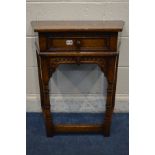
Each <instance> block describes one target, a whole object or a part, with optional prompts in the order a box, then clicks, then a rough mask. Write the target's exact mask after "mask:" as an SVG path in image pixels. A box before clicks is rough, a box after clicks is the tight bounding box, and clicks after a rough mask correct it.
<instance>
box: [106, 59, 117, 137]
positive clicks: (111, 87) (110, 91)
mask: <svg viewBox="0 0 155 155" xmlns="http://www.w3.org/2000/svg"><path fill="white" fill-rule="evenodd" d="M109 59H110V61H108V65H107V68H106V77H107V81H108V87H107V100H106V111H105V117H104V128H103V134H104V136H105V137H108V136H110V128H111V121H112V113H113V109H114V101H115V89H116V75H117V74H116V73H117V58H116V57H112V58H109Z"/></svg>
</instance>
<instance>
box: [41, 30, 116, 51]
mask: <svg viewBox="0 0 155 155" xmlns="http://www.w3.org/2000/svg"><path fill="white" fill-rule="evenodd" d="M39 38H40V43H39V44H40V49H41V51H42V52H44V51H46V52H52V51H53V52H56V51H57V52H63V51H64V52H66V51H100V52H102V51H115V50H116V47H117V35H116V34H115V33H114V34H94V35H92V34H87V35H86V34H85V35H82V34H80V35H70V34H66V35H60V34H59V35H56V34H55V35H52V34H48V35H43V36H40V37H39Z"/></svg>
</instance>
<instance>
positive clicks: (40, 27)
mask: <svg viewBox="0 0 155 155" xmlns="http://www.w3.org/2000/svg"><path fill="white" fill-rule="evenodd" d="M31 24H32V27H33V29H34V31H35V32H59V31H61V32H62V31H103V32H107V31H111V32H119V31H122V29H123V25H124V21H121V20H117V21H32V22H31Z"/></svg>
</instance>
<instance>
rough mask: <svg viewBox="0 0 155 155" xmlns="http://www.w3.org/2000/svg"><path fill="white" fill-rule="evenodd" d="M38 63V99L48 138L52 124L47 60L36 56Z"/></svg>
mask: <svg viewBox="0 0 155 155" xmlns="http://www.w3.org/2000/svg"><path fill="white" fill-rule="evenodd" d="M37 61H38V75H39V85H40V99H41V107H42V112H43V116H44V120H45V127H46V135H47V136H48V137H52V136H53V123H52V117H51V111H50V98H49V87H48V83H49V79H50V74H49V65H48V59H46V58H44V57H40V56H39V55H38V54H37Z"/></svg>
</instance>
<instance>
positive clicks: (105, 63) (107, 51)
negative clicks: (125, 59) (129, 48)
mask: <svg viewBox="0 0 155 155" xmlns="http://www.w3.org/2000/svg"><path fill="white" fill-rule="evenodd" d="M31 24H32V27H33V29H34V32H37V33H38V38H37V40H36V42H35V45H36V54H37V61H38V77H39V85H40V98H41V107H42V111H43V115H44V119H45V126H46V134H47V136H48V137H52V136H53V135H54V134H56V133H88V132H89V133H102V134H103V135H104V136H107V137H108V136H110V126H111V121H112V113H113V109H114V105H115V91H116V81H117V67H118V58H119V51H118V32H121V31H122V29H123V25H124V22H123V21H32V22H31ZM60 64H97V65H98V66H99V67H100V69H101V71H102V72H103V73H104V75H105V77H106V79H107V83H108V86H107V98H106V111H105V114H104V115H105V117H104V120H103V123H102V124H87V125H86V124H57V125H55V124H53V122H52V115H51V111H50V98H49V86H48V83H49V79H50V77H51V76H52V74H53V73H54V71H55V70H56V68H57V67H58V66H59V65H60Z"/></svg>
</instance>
